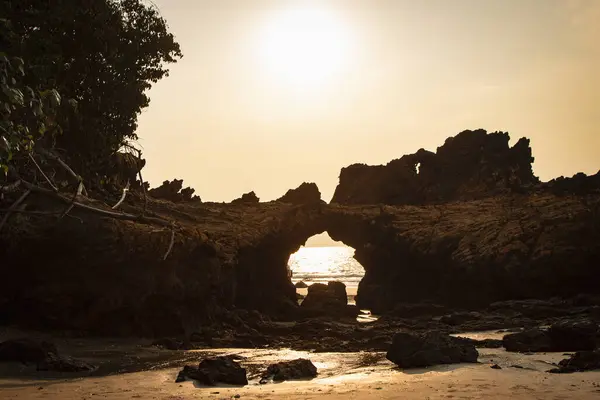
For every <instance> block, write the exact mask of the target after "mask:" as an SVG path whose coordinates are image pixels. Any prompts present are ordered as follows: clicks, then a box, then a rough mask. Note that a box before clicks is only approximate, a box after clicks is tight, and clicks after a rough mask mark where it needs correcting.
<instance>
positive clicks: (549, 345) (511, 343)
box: [502, 320, 600, 352]
mask: <svg viewBox="0 0 600 400" xmlns="http://www.w3.org/2000/svg"><path fill="white" fill-rule="evenodd" d="M599 333H600V329H599V327H598V324H597V323H596V322H593V321H590V320H565V321H559V322H556V323H554V324H552V325H551V326H550V328H549V329H539V328H534V329H528V330H525V331H523V332H518V333H512V334H509V335H506V336H504V338H503V339H502V342H503V345H504V347H505V348H506V350H508V351H517V352H530V351H532V352H544V351H584V350H593V349H595V348H596V347H597V345H598V335H599Z"/></svg>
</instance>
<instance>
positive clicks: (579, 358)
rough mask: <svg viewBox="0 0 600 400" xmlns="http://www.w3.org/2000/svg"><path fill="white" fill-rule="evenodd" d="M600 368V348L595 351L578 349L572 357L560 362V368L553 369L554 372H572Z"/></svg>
mask: <svg viewBox="0 0 600 400" xmlns="http://www.w3.org/2000/svg"><path fill="white" fill-rule="evenodd" d="M596 369H600V349H598V350H594V351H578V352H577V353H575V354H573V355H572V356H571V357H569V358H566V359H564V360H562V361H560V362H559V363H558V368H554V369H551V370H550V371H548V372H552V373H570V372H582V371H592V370H596Z"/></svg>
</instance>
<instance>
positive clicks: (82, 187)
mask: <svg viewBox="0 0 600 400" xmlns="http://www.w3.org/2000/svg"><path fill="white" fill-rule="evenodd" d="M38 151H39V152H40V153H41V154H44V155H45V156H48V157H50V158H52V159H53V160H55V161H56V162H58V163H59V164H60V165H61V166H62V167H63V168H64V169H65V170H66V171H67V172H68V173H69V174H70V175H71V176H72V177H73V178H75V179H76V180H77V181H78V182H79V188H78V189H77V192H78V193H79V194H81V193H83V194H85V196H87V191H86V190H85V186H83V178H81V176H79V175H77V174H76V173H75V172H74V171H73V170H72V169H71V167H69V166H68V165H67V163H66V162H64V161H63V160H62V159H61V158H60V157H59V156H57V155H56V154H54V153H52V152H50V151H48V150H45V149H39V150H38Z"/></svg>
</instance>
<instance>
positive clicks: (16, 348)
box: [0, 338, 97, 372]
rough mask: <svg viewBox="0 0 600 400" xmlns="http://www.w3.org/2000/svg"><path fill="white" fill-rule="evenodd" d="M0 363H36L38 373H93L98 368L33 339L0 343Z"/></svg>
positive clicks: (49, 344) (46, 343) (53, 346)
mask: <svg viewBox="0 0 600 400" xmlns="http://www.w3.org/2000/svg"><path fill="white" fill-rule="evenodd" d="M0 362H21V363H35V364H36V365H37V370H38V371H55V372H91V371H95V370H96V369H97V367H95V366H93V365H91V364H88V363H86V362H84V361H81V360H76V359H74V358H71V357H65V356H61V355H59V354H58V351H57V349H56V346H55V345H54V344H52V343H49V342H44V341H39V342H38V341H35V340H32V339H27V338H22V339H12V340H7V341H5V342H2V343H0Z"/></svg>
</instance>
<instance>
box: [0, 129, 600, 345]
mask: <svg viewBox="0 0 600 400" xmlns="http://www.w3.org/2000/svg"><path fill="white" fill-rule="evenodd" d="M515 148H516V150H515ZM420 154H421V155H420V156H419V157H424V158H415V157H412V156H406V158H402V159H399V160H395V161H393V162H392V163H390V164H388V166H385V167H383V166H380V167H368V166H358V167H356V166H354V167H349V169H344V170H343V171H342V176H341V182H340V186H339V187H338V189H337V190H336V195H335V196H334V201H335V202H337V203H344V204H325V203H324V202H322V201H321V200H320V194H319V192H318V189H317V188H316V185H314V184H312V185H310V184H305V185H302V186H301V187H300V188H298V189H297V190H293V191H290V192H288V193H287V194H286V195H285V196H283V197H282V198H281V199H279V200H280V201H276V202H270V203H257V202H256V200H258V199H257V198H256V196H246V197H245V198H246V199H250V200H251V201H244V200H243V199H244V198H242V199H240V201H236V204H212V203H200V202H189V203H186V202H182V203H177V204H174V203H171V202H168V201H163V200H154V199H150V201H149V204H148V209H149V210H152V212H153V213H155V214H156V215H157V216H160V217H162V218H165V219H170V220H173V221H176V222H177V224H178V226H180V227H181V229H180V230H179V231H178V232H177V233H176V235H175V241H174V245H173V249H172V251H171V252H170V254H169V257H168V258H167V259H166V260H163V255H164V253H165V249H167V248H168V247H169V245H170V241H171V240H170V239H171V234H170V232H169V231H168V230H165V231H157V229H156V227H154V226H150V225H144V224H140V223H135V222H130V221H119V220H112V219H103V218H99V217H97V216H95V215H90V214H84V213H81V212H80V213H79V214H75V215H76V216H77V217H78V218H80V219H81V220H79V219H76V218H69V219H64V220H62V221H61V222H60V223H59V224H57V223H56V220H55V219H54V218H52V217H49V216H46V217H44V216H31V217H30V219H28V220H27V221H26V222H27V223H26V224H25V225H24V226H27V227H28V229H27V230H20V231H10V234H9V236H3V237H1V238H0V260H2V261H1V262H0V273H1V274H2V279H0V322H5V323H17V324H19V325H23V326H29V327H38V328H40V327H41V328H46V329H47V328H58V329H75V330H80V331H85V332H92V333H99V334H140V335H163V334H171V333H181V332H191V331H193V330H194V329H196V328H197V327H198V326H201V325H202V324H204V323H206V322H207V321H211V320H215V319H218V318H220V316H221V315H222V314H223V313H226V312H227V310H230V309H232V308H246V309H256V310H260V311H263V312H268V313H270V314H271V315H273V316H275V317H278V316H283V317H290V316H292V317H293V315H294V311H295V309H296V308H297V306H296V302H295V291H294V287H293V286H292V284H291V282H290V279H289V277H288V275H287V268H286V266H287V262H288V259H289V256H290V255H291V254H292V253H294V252H295V251H297V250H298V248H299V247H300V246H301V245H303V244H304V243H305V241H306V240H307V239H308V238H309V237H311V236H313V235H315V234H318V233H321V232H324V231H327V232H328V233H329V235H330V236H331V237H332V238H333V239H334V240H338V241H341V242H343V243H345V244H346V245H348V246H351V247H353V248H354V249H356V254H355V257H356V259H357V260H358V261H359V262H360V263H361V264H362V266H363V267H364V269H365V276H364V279H363V280H362V281H361V283H360V286H359V290H358V296H357V304H358V305H359V306H360V307H362V308H368V309H371V310H372V311H373V312H375V313H384V312H386V311H389V310H391V309H393V308H394V307H396V306H397V305H399V304H401V303H402V302H411V303H414V302H425V301H432V302H436V303H440V304H447V305H455V306H461V307H464V308H477V307H480V306H484V305H486V304H488V303H490V302H493V301H496V300H503V299H518V298H543V297H551V296H562V295H564V296H570V295H574V294H578V293H586V292H588V293H598V292H600V287H599V286H598V285H597V282H598V281H599V278H600V269H598V265H600V193H599V191H598V188H600V183H599V182H598V181H599V180H600V175H596V176H592V177H586V176H581V175H580V176H576V177H574V178H573V179H561V180H556V181H552V182H549V183H546V184H539V182H538V181H537V178H535V177H534V176H533V174H532V173H531V161H532V158H531V150H530V149H529V147H528V146H527V145H526V142H525V141H523V140H522V141H519V142H518V144H517V145H516V146H515V147H513V148H509V147H508V135H505V134H493V135H487V134H486V133H485V132H483V133H482V131H473V132H471V131H467V133H464V132H463V133H461V134H459V135H458V136H457V137H455V138H453V139H452V140H449V141H447V143H446V144H445V145H444V146H442V147H441V148H440V149H438V152H437V153H429V152H427V153H423V152H421V153H420ZM457 158H458V159H460V161H457V162H456V163H452V162H451V161H452V160H453V159H457ZM402 160H404V161H402ZM415 162H420V170H419V173H418V174H417V171H416V170H415V164H414V163H415ZM353 171H354V172H353ZM357 171H358V172H357ZM436 174H439V176H438V175H436ZM436 176H438V177H437V178H436ZM440 176H441V178H440ZM369 182H370V183H369ZM394 182H396V183H398V182H400V183H401V184H396V186H394ZM369 185H370V186H369ZM129 201H130V202H131V204H130V205H129V206H128V207H131V208H132V211H131V212H134V211H135V208H136V207H138V208H140V207H142V204H143V201H142V200H139V199H138V200H137V202H136V200H135V197H133V198H132V199H131V200H129ZM364 203H371V204H364ZM384 204H386V205H384ZM21 226H23V225H21Z"/></svg>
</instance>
